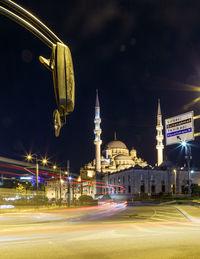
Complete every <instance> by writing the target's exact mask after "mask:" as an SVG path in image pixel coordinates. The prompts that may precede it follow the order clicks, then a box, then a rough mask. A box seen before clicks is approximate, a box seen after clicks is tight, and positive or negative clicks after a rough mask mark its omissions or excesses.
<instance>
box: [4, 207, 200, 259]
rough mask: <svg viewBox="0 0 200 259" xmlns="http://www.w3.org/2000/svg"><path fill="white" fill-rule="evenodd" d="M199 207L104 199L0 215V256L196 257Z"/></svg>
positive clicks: (199, 237) (199, 248)
mask: <svg viewBox="0 0 200 259" xmlns="http://www.w3.org/2000/svg"><path fill="white" fill-rule="evenodd" d="M199 240H200V208H197V207H193V206H178V207H177V206H176V207H175V206H167V205H163V206H156V205H155V206H133V207H126V206H125V205H124V204H114V203H113V204H104V205H101V206H97V207H89V208H85V209H81V208H77V209H70V210H68V209H66V210H64V209H63V210H54V211H46V212H44V211H43V212H31V213H30V212H29V213H14V214H1V215H0V258H2V259H7V258H9V259H10V258H48V259H51V258H89V259H90V258H91V259H92V258H95V259H96V258H134V259H135V258H142V259H145V258H159V259H162V258H164V259H165V258H173V259H177V258H180V259H185V258H200V246H199V242H200V241H199Z"/></svg>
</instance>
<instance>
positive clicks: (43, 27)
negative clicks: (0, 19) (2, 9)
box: [0, 0, 63, 43]
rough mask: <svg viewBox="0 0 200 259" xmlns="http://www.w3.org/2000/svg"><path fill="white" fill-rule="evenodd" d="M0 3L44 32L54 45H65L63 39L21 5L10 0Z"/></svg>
mask: <svg viewBox="0 0 200 259" xmlns="http://www.w3.org/2000/svg"><path fill="white" fill-rule="evenodd" d="M0 2H1V3H3V4H5V5H7V6H8V7H9V8H11V9H13V10H14V11H16V12H18V13H19V14H20V15H21V16H23V17H24V18H25V19H26V20H28V21H29V22H30V23H32V25H35V26H36V27H37V28H38V29H39V30H40V31H43V32H44V33H45V34H46V36H48V37H49V38H50V39H51V40H52V41H53V42H54V43H57V42H60V43H63V42H62V41H61V39H59V38H58V37H57V36H56V35H55V34H54V33H53V32H52V31H51V30H50V29H49V28H48V27H47V26H46V25H45V24H44V23H42V22H41V21H40V20H39V19H38V18H37V17H35V16H34V15H33V14H31V13H30V12H28V11H27V10H26V9H24V8H23V7H21V6H20V5H18V4H16V3H15V2H13V1H10V0H0Z"/></svg>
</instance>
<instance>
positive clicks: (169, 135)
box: [165, 111, 194, 145]
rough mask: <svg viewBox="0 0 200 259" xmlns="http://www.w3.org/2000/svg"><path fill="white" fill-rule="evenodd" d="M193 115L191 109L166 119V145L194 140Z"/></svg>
mask: <svg viewBox="0 0 200 259" xmlns="http://www.w3.org/2000/svg"><path fill="white" fill-rule="evenodd" d="M193 117H194V113H193V111H191V112H186V113H183V114H181V115H178V116H174V117H172V118H169V119H166V120H165V135H166V145H172V144H177V143H180V142H181V141H190V140H194V119H193Z"/></svg>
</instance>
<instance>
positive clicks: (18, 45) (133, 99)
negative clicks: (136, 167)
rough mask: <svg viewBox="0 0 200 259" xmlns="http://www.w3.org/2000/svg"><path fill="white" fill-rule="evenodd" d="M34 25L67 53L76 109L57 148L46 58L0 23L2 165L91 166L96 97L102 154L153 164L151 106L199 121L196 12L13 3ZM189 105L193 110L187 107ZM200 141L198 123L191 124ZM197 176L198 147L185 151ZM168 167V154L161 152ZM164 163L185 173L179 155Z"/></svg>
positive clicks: (148, 5) (188, 5) (148, 6)
mask: <svg viewBox="0 0 200 259" xmlns="http://www.w3.org/2000/svg"><path fill="white" fill-rule="evenodd" d="M15 2H16V3H18V4H20V5H22V6H23V7H24V8H26V9H27V10H30V11H31V12H32V13H33V14H35V15H36V16H37V17H38V18H40V19H41V20H42V21H43V22H44V23H45V24H46V25H47V26H49V28H50V29H52V30H53V31H54V32H55V33H56V34H57V35H58V37H60V38H61V39H62V40H63V41H64V42H65V43H66V44H67V45H68V46H69V47H70V49H71V52H72V58H73V63H74V71H75V83H76V104H75V110H74V112H73V113H72V114H71V115H70V116H69V117H67V123H66V125H65V126H64V127H63V128H62V129H61V134H60V137H59V138H56V137H55V136H54V129H53V117H52V114H53V110H54V109H55V107H56V104H55V97H54V90H53V79H52V74H51V72H50V71H48V70H46V68H44V67H43V65H42V64H40V62H39V59H38V58H39V56H40V55H42V56H43V57H47V58H49V57H50V54H51V51H50V49H48V48H47V47H46V46H45V45H44V44H43V43H42V42H40V41H39V40H38V39H37V38H36V37H35V36H34V35H32V34H31V33H30V32H28V31H26V30H25V29H24V28H22V27H20V26H19V25H18V24H16V23H14V22H12V21H11V20H9V19H8V18H6V17H4V16H1V23H0V26H1V37H2V41H1V60H2V62H1V65H0V66H1V67H0V71H1V92H0V109H1V116H0V128H1V134H0V156H7V157H10V158H16V159H23V155H24V154H25V153H26V152H30V151H31V150H32V152H35V153H39V154H41V155H44V154H45V153H46V154H47V155H48V156H49V157H50V159H51V161H53V162H56V163H57V164H60V163H62V165H63V166H67V160H70V164H71V169H72V170H73V171H74V172H78V171H79V168H80V167H81V166H83V165H84V164H85V163H87V162H89V161H91V160H92V159H93V158H94V152H95V147H94V144H93V140H94V134H93V129H94V123H93V120H94V107H95V95H96V89H97V88H98V90H99V100H100V106H101V119H102V123H101V128H102V140H103V144H102V147H103V146H104V145H105V144H106V143H108V142H109V141H111V140H113V138H114V132H115V131H116V132H117V139H119V140H121V141H123V142H124V143H125V144H126V145H127V147H128V148H131V147H132V146H134V148H135V149H136V150H137V152H138V154H139V156H140V157H142V158H143V159H144V160H145V161H147V162H148V163H149V164H151V165H154V164H155V163H156V119H157V118H156V115H157V100H158V98H160V100H161V111H162V116H163V125H164V119H166V118H168V117H172V116H175V115H177V114H180V113H184V112H186V111H190V110H194V114H195V115H198V114H200V102H199V101H198V100H197V102H194V103H192V102H193V100H195V99H197V98H198V97H199V89H200V47H199V46H200V34H199V28H200V19H199V12H200V3H199V1H197V0H192V1H189V2H188V1H187V0H174V1H171V2H169V1H167V2H164V3H163V1H162V2H157V1H153V0H150V1H146V0H132V1H129V0H125V1H120V0H107V1H106V0H101V1H90V0H86V1H84V0H78V1H73V0H69V1H61V2H59V4H58V2H55V1H52V0H49V1H47V0H44V1H38V0H35V1H32V0H27V1H26V2H24V1H22V0H18V1H15ZM187 104H191V105H187ZM195 128H196V132H200V120H199V121H197V122H195ZM192 144H193V145H194V146H193V147H192V155H193V164H194V165H196V166H199V167H200V161H199V154H200V138H196V140H195V141H194V142H193V143H192ZM164 153H165V157H166V148H165V151H164ZM167 157H168V159H170V160H172V161H173V162H174V163H180V164H183V163H184V154H183V152H182V153H181V152H180V148H177V145H173V146H169V147H167Z"/></svg>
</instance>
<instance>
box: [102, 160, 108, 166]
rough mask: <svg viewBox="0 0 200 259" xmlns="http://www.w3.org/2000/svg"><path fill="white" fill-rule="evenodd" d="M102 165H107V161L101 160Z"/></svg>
mask: <svg viewBox="0 0 200 259" xmlns="http://www.w3.org/2000/svg"><path fill="white" fill-rule="evenodd" d="M101 164H102V165H109V163H108V161H106V160H104V161H103V162H101Z"/></svg>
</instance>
